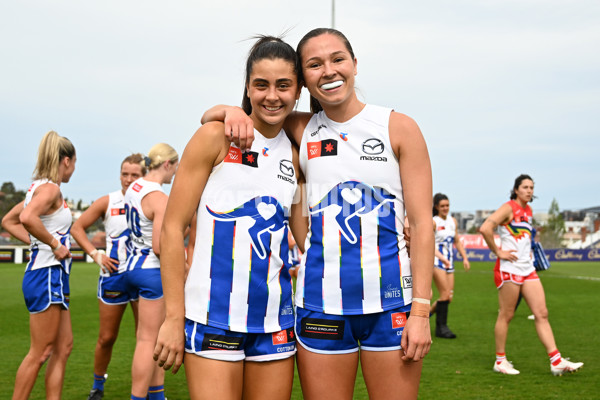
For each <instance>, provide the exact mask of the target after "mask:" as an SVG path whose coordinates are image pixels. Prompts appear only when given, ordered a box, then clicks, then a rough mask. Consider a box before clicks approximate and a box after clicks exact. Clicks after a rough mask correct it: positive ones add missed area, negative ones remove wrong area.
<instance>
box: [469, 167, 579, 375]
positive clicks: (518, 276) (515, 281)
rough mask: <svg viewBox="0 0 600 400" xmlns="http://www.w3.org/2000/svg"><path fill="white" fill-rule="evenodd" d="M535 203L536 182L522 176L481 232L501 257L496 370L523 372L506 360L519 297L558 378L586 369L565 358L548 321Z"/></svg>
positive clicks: (497, 276) (496, 271) (497, 279)
mask: <svg viewBox="0 0 600 400" xmlns="http://www.w3.org/2000/svg"><path fill="white" fill-rule="evenodd" d="M532 200H533V179H531V177H530V176H529V175H525V174H523V175H519V176H518V177H517V179H516V180H515V183H514V185H513V189H512V191H511V194H510V201H508V202H506V203H504V204H503V205H502V206H501V207H500V208H499V209H498V210H496V211H495V212H494V213H493V214H492V215H490V216H489V217H488V219H486V220H485V222H484V223H483V225H481V228H480V232H481V234H482V235H483V238H484V239H485V242H486V243H487V245H488V247H489V248H490V250H491V251H492V252H493V253H494V254H495V255H496V256H497V257H498V259H497V260H496V266H495V268H494V279H495V282H496V287H497V288H498V303H499V306H500V311H499V312H498V318H497V320H496V326H495V328H494V336H495V339H496V362H495V363H494V367H493V369H494V371H496V372H499V373H502V374H508V375H517V374H519V373H520V371H519V370H517V369H516V368H514V366H513V364H512V363H511V362H509V361H508V360H507V359H506V338H507V336H508V325H509V323H510V321H511V320H512V318H513V316H514V313H515V307H516V304H517V301H518V299H519V294H521V295H522V296H523V298H524V299H525V301H526V302H527V305H529V308H530V309H531V311H532V312H533V315H535V329H536V331H537V334H538V337H539V339H540V341H541V342H542V345H543V346H544V347H545V348H546V352H547V353H548V357H549V358H550V371H551V372H552V374H554V375H562V374H563V373H565V372H573V371H576V370H578V369H579V368H581V367H582V366H583V363H581V362H571V361H569V360H568V359H566V358H563V357H562V356H561V354H560V352H559V351H558V348H557V347H556V342H555V341H554V334H553V333H552V327H551V326H550V322H549V321H548V310H547V308H546V295H545V293H544V287H543V286H542V283H541V281H540V279H539V277H538V275H537V273H536V272H535V268H534V267H533V259H532V254H531V230H532V227H531V224H532V221H533V214H532V211H531V207H530V206H529V203H530V202H531V201H532ZM496 228H499V231H500V247H498V246H497V245H496V242H495V241H494V231H495V230H496Z"/></svg>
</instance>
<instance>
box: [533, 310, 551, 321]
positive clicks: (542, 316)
mask: <svg viewBox="0 0 600 400" xmlns="http://www.w3.org/2000/svg"><path fill="white" fill-rule="evenodd" d="M533 314H534V315H535V319H536V320H539V321H543V320H547V319H548V309H547V308H546V307H544V308H542V309H540V310H536V312H534V313H533Z"/></svg>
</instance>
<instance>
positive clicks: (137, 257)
mask: <svg viewBox="0 0 600 400" xmlns="http://www.w3.org/2000/svg"><path fill="white" fill-rule="evenodd" d="M149 255H150V249H136V248H134V249H133V250H132V252H131V255H130V257H129V261H128V263H127V269H138V268H142V265H144V261H146V258H148V256H149ZM134 262H135V264H134V265H133V267H132V266H131V264H132V263H134Z"/></svg>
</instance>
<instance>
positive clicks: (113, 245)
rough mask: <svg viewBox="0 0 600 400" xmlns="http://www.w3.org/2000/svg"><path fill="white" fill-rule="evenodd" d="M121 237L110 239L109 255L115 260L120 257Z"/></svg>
mask: <svg viewBox="0 0 600 400" xmlns="http://www.w3.org/2000/svg"><path fill="white" fill-rule="evenodd" d="M119 238H120V236H119V237H118V238H111V239H110V252H109V254H108V256H109V257H110V258H113V259H115V260H118V259H119Z"/></svg>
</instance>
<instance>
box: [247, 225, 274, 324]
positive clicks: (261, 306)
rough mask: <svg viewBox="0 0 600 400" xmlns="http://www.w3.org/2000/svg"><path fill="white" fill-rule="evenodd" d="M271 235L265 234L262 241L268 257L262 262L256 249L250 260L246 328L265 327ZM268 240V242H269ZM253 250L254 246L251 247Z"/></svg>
mask: <svg viewBox="0 0 600 400" xmlns="http://www.w3.org/2000/svg"><path fill="white" fill-rule="evenodd" d="M270 238H271V235H269V234H267V233H263V235H262V240H263V244H264V245H265V252H266V254H267V257H265V259H264V260H261V259H260V258H259V257H258V255H257V254H256V252H255V251H254V249H252V252H251V254H252V257H251V260H250V284H249V285H248V317H247V320H246V327H248V328H250V327H252V328H255V327H264V325H265V316H266V315H267V303H268V299H269V287H268V286H267V284H268V282H267V281H266V280H267V277H268V276H269V267H270V264H271V239H270ZM267 239H268V240H267ZM251 248H252V246H251Z"/></svg>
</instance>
